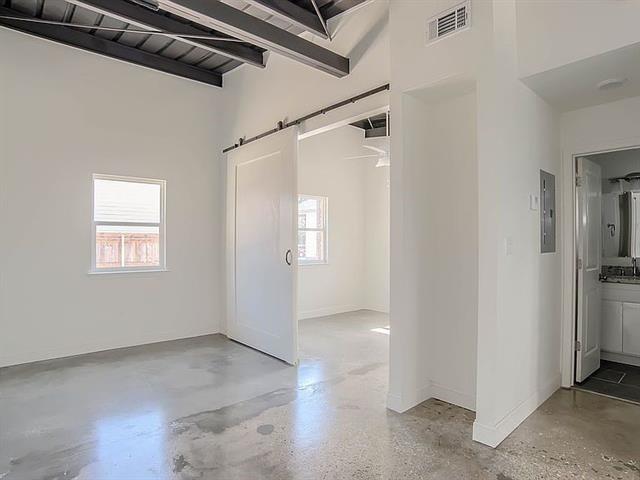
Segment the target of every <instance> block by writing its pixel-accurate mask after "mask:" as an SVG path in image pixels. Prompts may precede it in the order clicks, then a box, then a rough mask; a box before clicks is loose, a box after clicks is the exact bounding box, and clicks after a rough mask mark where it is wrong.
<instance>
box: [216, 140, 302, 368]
mask: <svg viewBox="0 0 640 480" xmlns="http://www.w3.org/2000/svg"><path fill="white" fill-rule="evenodd" d="M297 148H298V131H297V128H287V129H284V130H282V131H280V132H278V133H276V134H273V135H270V136H268V137H265V138H262V139H260V140H256V141H254V142H251V143H249V144H247V145H244V146H242V147H240V148H237V149H235V150H232V151H231V152H230V153H229V154H228V157H227V335H228V337H229V338H231V339H233V340H236V341H238V342H240V343H244V344H245V345H248V346H250V347H253V348H255V349H257V350H260V351H262V352H265V353H268V354H269V355H272V356H274V357H276V358H279V359H281V360H284V361H285V362H287V363H289V364H292V365H293V364H295V363H297V361H298V322H297V312H296V273H297V259H298V255H297V247H296V244H297V242H296V234H297V227H296V225H297V222H296V216H297V205H298V204H297V168H296V166H297Z"/></svg>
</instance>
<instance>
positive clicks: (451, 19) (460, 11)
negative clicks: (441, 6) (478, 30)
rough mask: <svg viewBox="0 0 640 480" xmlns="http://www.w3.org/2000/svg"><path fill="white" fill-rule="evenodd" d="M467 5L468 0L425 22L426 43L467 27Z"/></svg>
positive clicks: (468, 16)
mask: <svg viewBox="0 0 640 480" xmlns="http://www.w3.org/2000/svg"><path fill="white" fill-rule="evenodd" d="M469 7H470V5H469V2H465V3H461V4H460V5H456V6H455V7H453V8H450V9H449V10H446V11H444V12H442V13H440V14H439V15H436V16H435V17H433V18H431V19H429V21H428V22H427V43H431V42H434V41H436V40H439V39H440V38H442V37H446V36H447V35H451V34H452V33H454V32H457V31H460V30H462V29H464V28H467V27H469V25H470V24H471V21H470V20H471V16H470V8H469Z"/></svg>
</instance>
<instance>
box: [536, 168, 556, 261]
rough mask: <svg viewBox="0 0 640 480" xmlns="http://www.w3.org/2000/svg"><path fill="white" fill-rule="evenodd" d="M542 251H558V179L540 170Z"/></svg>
mask: <svg viewBox="0 0 640 480" xmlns="http://www.w3.org/2000/svg"><path fill="white" fill-rule="evenodd" d="M540 251H541V252H542V253H550V252H555V251H556V177H555V175H552V174H550V173H548V172H545V171H544V170H540Z"/></svg>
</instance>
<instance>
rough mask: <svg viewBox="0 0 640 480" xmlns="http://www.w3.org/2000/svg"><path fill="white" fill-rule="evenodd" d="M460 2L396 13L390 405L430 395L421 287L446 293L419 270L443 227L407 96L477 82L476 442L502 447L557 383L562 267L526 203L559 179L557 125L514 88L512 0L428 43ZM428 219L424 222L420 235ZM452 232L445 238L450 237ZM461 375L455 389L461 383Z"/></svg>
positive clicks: (477, 10) (480, 7)
mask: <svg viewBox="0 0 640 480" xmlns="http://www.w3.org/2000/svg"><path fill="white" fill-rule="evenodd" d="M455 3H456V2H454V1H444V0H443V1H438V2H392V3H391V12H390V35H391V54H392V64H391V72H392V78H391V84H392V85H393V92H392V102H391V112H392V118H393V119H394V122H393V123H392V135H394V138H396V139H398V138H401V141H400V142H398V141H396V142H393V148H392V158H393V159H394V170H393V175H392V197H391V204H392V220H391V222H392V254H391V259H392V264H391V266H392V273H391V281H392V288H391V329H392V335H391V376H390V393H389V404H390V406H392V407H393V408H394V409H397V410H401V411H402V410H404V409H407V408H409V407H411V406H413V405H414V404H416V403H418V402H420V401H421V400H423V399H424V398H426V397H428V396H430V395H432V394H433V389H430V384H431V383H432V382H431V381H430V379H429V378H425V377H426V376H427V375H428V374H429V371H430V370H431V369H432V368H433V367H428V366H425V365H427V364H428V362H429V361H430V359H429V356H428V355H427V354H425V352H424V346H425V345H429V344H430V343H429V342H430V335H432V334H433V331H434V330H433V328H431V327H432V326H431V324H430V323H429V321H428V318H429V317H428V316H429V314H430V313H431V312H433V311H434V309H435V311H438V309H437V308H438V303H437V301H436V300H434V299H431V303H429V302H428V301H427V300H425V295H424V292H423V291H422V290H421V288H427V289H435V291H438V290H437V289H439V288H441V285H439V284H437V283H435V284H434V283H433V282H437V280H438V279H437V278H436V277H435V276H434V275H433V274H431V273H430V272H428V271H425V270H424V262H425V261H426V262H428V261H429V260H432V259H431V258H430V256H429V253H423V250H422V249H423V247H424V240H423V238H424V232H426V231H429V230H430V229H434V228H436V227H437V226H438V221H437V217H429V216H428V215H426V212H428V211H429V208H430V207H429V206H428V199H427V197H425V194H424V192H423V191H421V189H423V188H424V185H425V184H426V185H428V183H425V182H427V181H428V180H427V177H426V176H425V175H422V171H423V169H424V166H421V162H423V163H424V162H425V159H424V158H423V156H424V154H425V152H428V151H429V149H430V146H429V139H428V138H426V136H425V135H423V134H422V137H423V138H420V135H421V132H419V131H416V127H415V126H414V124H415V123H416V121H417V119H419V118H420V117H419V115H420V112H421V109H420V108H419V105H416V101H415V100H412V99H411V98H410V97H409V95H408V94H412V92H415V90H416V89H421V90H423V91H424V89H425V88H426V90H427V91H429V92H428V93H426V95H427V96H428V97H429V98H436V99H437V98H438V97H442V96H445V95H450V93H451V92H452V91H456V90H460V89H463V90H464V88H465V84H468V83H471V84H475V85H477V90H476V92H477V96H476V104H477V170H476V171H477V175H476V179H475V181H476V182H477V185H478V194H477V198H476V203H475V204H476V205H478V277H477V285H478V305H477V308H478V315H477V322H478V323H477V328H478V344H477V348H478V352H477V360H476V364H477V369H478V370H477V392H476V412H477V416H476V423H475V426H474V438H475V439H476V440H479V441H481V442H483V443H486V444H489V445H497V444H498V443H499V442H500V441H501V440H502V439H504V438H505V437H506V436H507V435H508V434H509V433H510V432H511V431H512V430H513V428H515V427H516V426H517V425H518V423H520V422H521V421H522V420H523V419H524V418H526V416H527V415H529V413H531V412H532V411H533V410H534V409H535V408H536V407H537V406H538V405H539V404H540V403H541V402H542V401H543V400H544V399H546V398H547V397H548V396H549V395H550V394H551V393H552V392H553V391H554V390H555V389H556V388H557V387H558V386H559V383H560V380H559V373H560V360H559V357H560V286H559V285H560V282H559V275H560V258H559V253H555V254H550V255H541V254H540V253H539V248H540V247H539V231H538V228H539V227H538V225H539V220H538V215H539V212H533V211H530V210H529V209H528V196H529V194H531V193H536V192H537V191H538V188H539V185H538V182H539V169H541V168H542V169H544V170H547V171H549V172H551V173H554V174H556V175H558V174H559V173H560V169H559V153H560V152H559V142H558V123H557V120H556V115H555V114H554V111H553V110H552V108H551V107H549V106H548V105H547V104H546V103H545V102H544V101H543V100H541V99H540V98H539V97H537V96H536V95H535V94H533V93H532V92H531V91H530V90H529V89H528V88H527V87H525V86H524V85H523V84H522V83H521V82H520V81H519V80H518V68H517V67H518V54H517V50H516V45H517V42H516V10H515V9H516V5H515V2H514V1H507V2H505V1H499V2H498V1H496V2H474V5H473V20H472V28H471V29H470V30H468V31H465V32H461V33H459V34H456V35H455V36H452V37H450V38H449V39H446V40H442V41H441V42H437V43H435V44H432V45H428V46H426V45H425V44H424V40H423V35H424V25H425V21H426V20H427V19H428V18H429V17H430V16H432V15H435V14H436V13H438V12H439V11H442V10H443V9H445V8H447V7H449V6H453V5H454V4H455ZM407 93H408V94H407ZM471 175H472V176H473V175H474V174H473V173H471ZM472 217H473V216H470V217H469V218H472ZM421 221H424V222H426V223H425V224H424V225H423V226H422V227H421V226H420V222H421ZM451 228H452V230H445V232H446V233H452V232H453V227H451ZM507 240H508V241H509V244H510V245H511V248H510V251H509V252H508V253H507V251H506V250H505V243H506V242H507ZM427 252H428V250H427ZM416 257H418V258H419V259H420V261H419V262H417V261H416ZM451 288H453V287H451ZM447 293H449V294H450V293H451V290H447ZM427 298H430V297H427ZM470 334H471V335H472V333H469V332H467V331H461V332H460V335H461V336H462V335H464V336H466V335H470ZM440 336H441V338H442V340H443V342H445V340H446V342H451V339H450V338H447V336H446V334H443V333H440ZM443 349H444V346H443ZM431 361H432V362H434V360H433V359H432V360H431ZM436 361H437V360H436ZM437 365H439V364H437ZM437 365H436V366H437ZM462 372H463V371H462V370H461V371H459V372H458V375H459V378H456V379H455V381H459V380H461V379H462V377H461V375H462Z"/></svg>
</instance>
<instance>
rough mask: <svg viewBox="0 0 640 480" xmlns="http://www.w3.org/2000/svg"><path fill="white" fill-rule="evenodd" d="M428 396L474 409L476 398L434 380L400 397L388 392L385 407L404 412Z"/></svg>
mask: <svg viewBox="0 0 640 480" xmlns="http://www.w3.org/2000/svg"><path fill="white" fill-rule="evenodd" d="M430 398H437V399H438V400H442V401H443V402H447V403H451V404H453V405H457V406H459V407H462V408H466V409H467V410H471V411H475V407H476V399H475V397H474V396H472V395H468V394H465V393H462V392H458V391H457V390H453V389H451V388H449V387H445V386H444V385H440V384H439V383H436V382H430V383H429V384H428V385H426V386H424V387H422V388H419V389H417V390H416V391H415V392H412V393H410V394H409V395H405V396H404V397H402V395H401V394H398V393H394V392H389V393H388V394H387V408H388V409H390V410H393V411H394V412H398V413H404V412H406V411H407V410H409V409H411V408H413V407H415V406H416V405H419V404H420V403H422V402H424V401H425V400H429V399H430Z"/></svg>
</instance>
